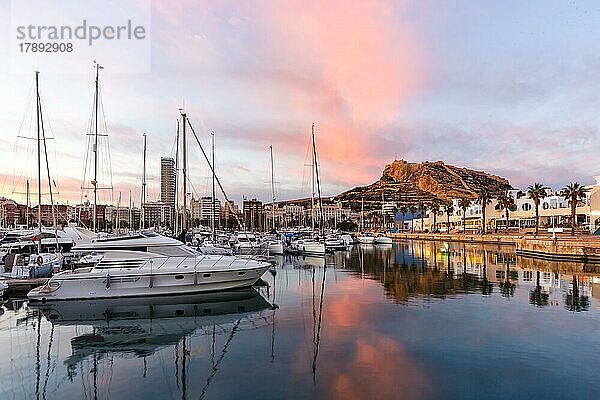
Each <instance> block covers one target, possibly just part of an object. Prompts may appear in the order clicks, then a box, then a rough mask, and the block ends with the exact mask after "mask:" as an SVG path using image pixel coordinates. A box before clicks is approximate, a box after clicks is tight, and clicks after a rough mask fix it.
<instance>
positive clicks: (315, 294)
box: [0, 241, 600, 400]
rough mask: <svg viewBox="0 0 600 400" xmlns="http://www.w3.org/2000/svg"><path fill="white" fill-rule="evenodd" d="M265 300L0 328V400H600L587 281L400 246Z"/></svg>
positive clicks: (199, 303) (22, 315)
mask: <svg viewBox="0 0 600 400" xmlns="http://www.w3.org/2000/svg"><path fill="white" fill-rule="evenodd" d="M263 279H264V280H265V282H267V283H268V284H269V286H268V287H267V286H261V287H257V288H255V289H252V290H244V291H237V292H231V293H219V294H210V295H198V296H179V297H171V298H165V297H163V298H158V299H150V300H149V299H142V300H124V299H120V300H109V301H78V302H64V303H56V304H47V305H43V306H33V305H28V304H27V302H25V301H18V300H12V299H11V300H8V301H6V302H5V303H4V305H3V306H2V309H1V311H0V313H2V314H1V315H0V352H1V354H2V357H0V382H1V384H0V399H61V400H68V399H132V398H144V399H240V398H244V399H282V398H301V399H304V398H306V399H364V398H371V399H388V398H389V399H394V398H408V399H410V398H415V399H458V398H460V399H483V398H486V399H487V398H502V399H507V398H510V399H515V398H523V399H529V398H561V399H562V398H573V399H575V398H577V399H581V398H600V380H598V379H597V376H598V371H600V312H599V305H600V303H599V302H598V298H599V296H600V268H596V267H594V266H589V265H583V264H576V263H558V262H545V261H538V260H531V259H525V258H521V257H517V256H516V255H515V254H514V251H513V250H512V249H511V248H510V247H499V246H483V245H468V244H467V245H465V244H457V243H442V242H429V243H428V242H417V241H415V242H410V241H404V242H399V243H395V244H394V245H391V246H387V247H379V246H355V248H354V249H353V250H352V251H351V252H346V253H336V254H335V255H328V256H327V257H325V259H323V258H320V259H319V258H311V257H279V258H277V268H276V274H275V275H273V274H271V273H269V272H267V273H266V274H265V275H264V277H263Z"/></svg>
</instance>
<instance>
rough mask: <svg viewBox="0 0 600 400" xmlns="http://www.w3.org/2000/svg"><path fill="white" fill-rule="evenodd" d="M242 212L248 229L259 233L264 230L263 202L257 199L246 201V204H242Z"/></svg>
mask: <svg viewBox="0 0 600 400" xmlns="http://www.w3.org/2000/svg"><path fill="white" fill-rule="evenodd" d="M242 210H243V213H244V223H245V224H246V229H250V230H259V231H260V230H263V228H264V226H263V225H264V221H263V216H264V207H263V203H262V201H260V200H256V199H252V200H247V199H244V202H243V203H242Z"/></svg>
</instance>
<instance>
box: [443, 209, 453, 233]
mask: <svg viewBox="0 0 600 400" xmlns="http://www.w3.org/2000/svg"><path fill="white" fill-rule="evenodd" d="M443 208H444V212H445V213H446V223H447V225H446V232H447V233H450V214H452V213H453V212H454V204H453V203H452V201H447V202H446V204H444V207H443Z"/></svg>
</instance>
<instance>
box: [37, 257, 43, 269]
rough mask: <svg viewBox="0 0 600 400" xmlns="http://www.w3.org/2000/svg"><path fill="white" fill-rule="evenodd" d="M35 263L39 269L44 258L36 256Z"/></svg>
mask: <svg viewBox="0 0 600 400" xmlns="http://www.w3.org/2000/svg"><path fill="white" fill-rule="evenodd" d="M35 263H36V264H37V265H39V266H40V267H41V266H42V264H43V263H44V257H42V256H37V258H36V259H35Z"/></svg>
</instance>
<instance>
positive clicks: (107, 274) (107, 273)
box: [106, 271, 110, 289]
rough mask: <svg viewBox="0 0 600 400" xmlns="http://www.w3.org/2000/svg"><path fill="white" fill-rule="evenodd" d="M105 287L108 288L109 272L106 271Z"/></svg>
mask: <svg viewBox="0 0 600 400" xmlns="http://www.w3.org/2000/svg"><path fill="white" fill-rule="evenodd" d="M106 288H107V289H110V273H109V272H108V271H106Z"/></svg>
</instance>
